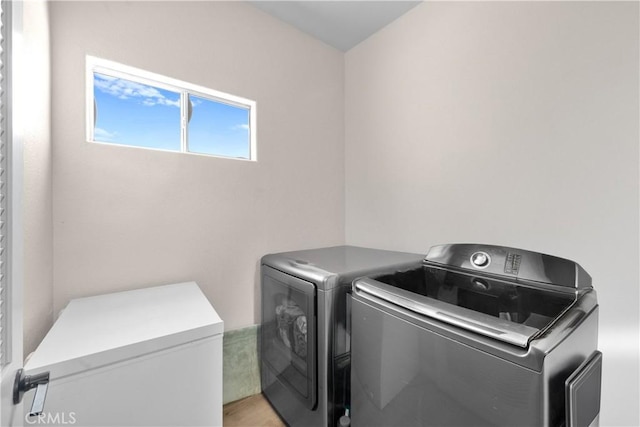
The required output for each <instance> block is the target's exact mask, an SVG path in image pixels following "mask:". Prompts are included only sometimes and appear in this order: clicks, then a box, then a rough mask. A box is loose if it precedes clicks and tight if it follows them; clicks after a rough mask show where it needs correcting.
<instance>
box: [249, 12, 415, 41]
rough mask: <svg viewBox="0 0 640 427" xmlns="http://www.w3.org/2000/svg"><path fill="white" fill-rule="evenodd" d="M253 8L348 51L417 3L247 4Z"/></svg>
mask: <svg viewBox="0 0 640 427" xmlns="http://www.w3.org/2000/svg"><path fill="white" fill-rule="evenodd" d="M249 3H251V4H252V5H253V6H255V7H257V8H258V9H261V10H263V11H264V12H267V13H268V14H270V15H272V16H275V17H276V18H278V19H280V20H282V21H284V22H286V23H288V24H291V25H293V26H294V27H296V28H298V29H299V30H301V31H304V32H305V33H307V34H310V35H311V36H313V37H315V38H317V39H319V40H322V41H323V42H325V43H327V44H329V45H331V46H333V47H335V48H336V49H339V50H341V51H343V52H346V51H348V50H349V49H351V48H352V47H354V46H355V45H357V44H358V43H360V42H361V41H363V40H364V39H366V38H367V37H369V36H370V35H372V34H373V33H375V32H376V31H378V30H379V29H381V28H383V27H384V26H386V25H387V24H389V23H390V22H392V21H394V20H395V19H397V18H398V17H400V16H401V15H403V14H404V13H405V12H407V11H408V10H409V9H411V8H413V7H415V6H417V5H418V4H420V3H421V1H378V0H375V1H363V0H361V1H335V0H334V1H331V0H329V1H326V0H325V1H314V0H308V1H289V0H286V1H260V0H257V1H249Z"/></svg>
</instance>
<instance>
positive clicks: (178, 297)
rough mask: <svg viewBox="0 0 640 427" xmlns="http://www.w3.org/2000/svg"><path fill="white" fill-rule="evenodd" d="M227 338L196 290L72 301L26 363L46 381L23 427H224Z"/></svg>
mask: <svg viewBox="0 0 640 427" xmlns="http://www.w3.org/2000/svg"><path fill="white" fill-rule="evenodd" d="M223 330H224V323H223V321H222V319H220V317H219V316H218V314H217V313H216V311H215V309H214V308H213V307H212V306H211V304H210V303H209V301H208V300H207V298H206V297H205V296H204V294H203V293H202V291H201V290H200V288H199V287H198V285H197V284H196V283H195V282H186V283H178V284H171V285H165V286H154V287H149V288H144V289H136V290H131V291H125V292H116V293H111V294H106V295H98V296H93V297H87V298H78V299H74V300H71V301H70V302H69V304H68V305H67V306H66V307H65V309H64V310H63V311H62V313H61V314H60V316H59V317H58V319H57V320H56V322H55V323H54V325H53V327H52V328H51V330H50V331H49V332H48V333H47V335H46V336H45V338H44V339H43V341H42V343H41V344H40V345H39V346H38V348H37V349H36V350H35V352H34V353H33V354H32V355H31V356H30V357H29V359H28V360H27V362H26V363H25V366H24V374H25V375H26V376H28V377H31V378H42V377H43V375H46V374H47V373H48V378H49V382H48V388H47V389H46V390H44V389H43V388H42V387H39V389H40V390H38V389H35V390H31V391H28V392H27V393H26V394H25V395H24V398H23V399H22V400H23V402H24V408H25V420H24V421H25V422H24V425H25V426H27V425H58V426H62V425H66V426H68V425H77V426H83V427H89V426H178V425H179V426H221V425H222V336H223ZM43 390H44V391H43ZM45 392H46V393H45ZM43 393H44V394H43ZM34 394H36V396H38V397H36V398H35V399H34ZM32 402H34V404H35V405H34V406H40V409H39V410H38V411H37V412H34V415H33V416H29V412H30V411H32V409H33V407H32ZM40 411H42V412H41V413H38V412H40Z"/></svg>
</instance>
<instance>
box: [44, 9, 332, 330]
mask: <svg viewBox="0 0 640 427" xmlns="http://www.w3.org/2000/svg"><path fill="white" fill-rule="evenodd" d="M50 9H51V40H52V57H53V58H54V60H53V64H52V88H53V102H52V112H53V117H52V119H53V128H52V135H53V221H54V233H53V236H54V241H53V244H54V251H53V254H54V255H53V256H54V265H55V269H54V275H53V277H54V280H53V287H54V310H55V311H56V312H57V311H58V310H59V309H61V308H62V307H64V306H65V305H66V303H67V302H68V301H69V299H71V298H76V297H81V296H86V295H95V294H101V293H106V292H114V291H119V290H125V289H131V288H138V287H143V286H151V285H158V284H163V283H172V282H180V281H185V280H195V281H196V282H197V283H198V284H199V285H200V287H201V288H202V290H203V291H204V293H205V295H206V296H207V297H208V298H209V300H210V301H211V302H212V304H213V305H214V307H215V308H216V310H217V311H218V313H219V314H220V316H221V317H222V318H223V319H224V321H225V328H226V329H236V328H240V327H243V326H247V325H252V324H255V323H256V320H257V317H256V316H257V313H258V311H259V306H258V305H257V304H256V302H257V298H258V294H259V283H258V276H257V268H258V263H259V259H260V257H261V256H262V255H264V254H265V253H268V252H273V251H281V250H290V249H298V248H309V247H316V246H325V245H336V244H341V243H343V241H344V125H343V123H344V108H343V103H344V89H343V84H344V66H343V55H342V53H341V52H339V51H337V50H335V49H332V48H330V47H328V46H326V45H324V44H322V43H320V42H318V41H317V40H315V39H312V38H311V37H309V36H307V35H305V34H303V33H301V32H299V31H297V30H295V29H293V28H292V27H289V26H287V25H285V24H283V23H281V22H280V21H277V20H276V19H274V18H272V17H270V16H268V15H266V14H264V13H263V12H261V11H259V10H257V9H256V8H254V7H252V6H249V5H246V4H243V3H239V2H182V1H181V2H157V3H155V2H76V1H74V2H52V3H51V4H50ZM85 55H93V56H97V57H100V58H105V59H109V60H112V61H116V62H120V63H123V64H127V65H130V66H133V67H137V68H141V69H144V70H148V71H152V72H154V73H158V74H163V75H166V76H168V77H172V78H176V79H180V80H183V81H187V82H190V83H194V84H198V85H201V86H205V87H209V88H212V89H216V90H220V91H223V92H227V93H231V94H235V95H238V96H242V97H245V98H249V99H253V100H255V101H257V114H258V116H257V121H258V125H257V129H258V134H257V138H258V159H259V161H258V162H246V161H236V160H230V159H220V158H213V157H207V156H197V155H187V154H179V153H168V152H160V151H153V150H145V149H136V148H127V147H116V146H109V145H101V144H91V143H88V142H86V140H85V86H84V85H85V76H84V69H85Z"/></svg>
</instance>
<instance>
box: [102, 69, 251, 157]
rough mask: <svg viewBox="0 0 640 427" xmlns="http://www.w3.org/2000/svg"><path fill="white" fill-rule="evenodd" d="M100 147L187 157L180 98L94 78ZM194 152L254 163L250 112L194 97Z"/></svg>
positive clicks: (128, 82) (190, 142)
mask: <svg viewBox="0 0 640 427" xmlns="http://www.w3.org/2000/svg"><path fill="white" fill-rule="evenodd" d="M93 94H94V99H95V102H96V122H95V127H94V132H93V134H94V141H99V142H106V143H115V144H123V145H130V146H135V147H147V148H157V149H163V150H173V151H181V141H180V139H181V125H180V122H181V114H180V93H179V92H177V91H171V90H165V89H161V88H159V87H155V86H153V85H149V84H142V83H138V82H135V81H131V80H127V79H122V78H117V77H111V76H108V75H105V74H101V73H96V72H94V73H93ZM189 99H190V101H191V105H192V106H193V108H192V116H191V120H190V121H189V124H188V134H187V147H188V151H189V152H192V153H199V154H211V155H215V156H225V157H236V158H243V159H249V158H250V157H251V152H250V150H251V144H250V138H249V135H250V130H249V116H250V110H249V109H248V108H244V107H239V106H234V105H229V104H225V103H223V102H218V101H214V100H211V99H207V98H204V97H199V96H194V95H189Z"/></svg>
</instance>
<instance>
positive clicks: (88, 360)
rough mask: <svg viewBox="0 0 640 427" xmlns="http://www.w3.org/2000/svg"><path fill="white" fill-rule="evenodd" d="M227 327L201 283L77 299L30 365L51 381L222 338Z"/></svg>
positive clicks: (54, 326) (32, 357) (27, 369)
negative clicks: (203, 339) (191, 343)
mask: <svg viewBox="0 0 640 427" xmlns="http://www.w3.org/2000/svg"><path fill="white" fill-rule="evenodd" d="M223 330H224V323H223V321H222V320H221V319H220V316H218V313H216V311H215V310H214V308H213V307H212V306H211V304H210V303H209V301H208V300H207V298H206V297H205V296H204V294H203V293H202V291H201V290H200V288H199V287H198V285H197V284H196V283H195V282H187V283H179V284H175V285H165V286H157V287H152V288H146V289H137V290H133V291H126V292H118V293H113V294H107V295H100V296H95V297H88V298H79V299H74V300H72V301H70V302H69V304H68V305H67V307H66V308H65V309H64V310H63V312H62V314H61V315H60V317H59V318H58V320H57V321H56V322H55V324H54V325H53V327H52V328H51V330H50V331H49V333H47V335H46V336H45V338H44V340H43V341H42V343H40V345H39V346H38V348H37V349H36V351H35V352H34V353H33V354H32V356H31V358H30V359H29V360H28V361H27V363H26V364H25V371H27V373H29V372H32V373H37V372H40V371H45V370H49V371H50V372H51V378H52V380H53V379H58V378H60V377H64V376H67V375H71V374H75V373H79V372H82V371H86V370H90V369H94V368H97V367H100V366H104V365H107V364H110V363H116V362H119V361H122V360H126V359H130V358H133V357H137V356H141V355H144V354H148V353H152V352H155V351H159V350H163V349H166V348H169V347H173V346H177V345H180V344H185V343H188V342H191V341H195V340H198V339H202V338H206V337H211V336H214V335H220V334H222V333H223Z"/></svg>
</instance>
